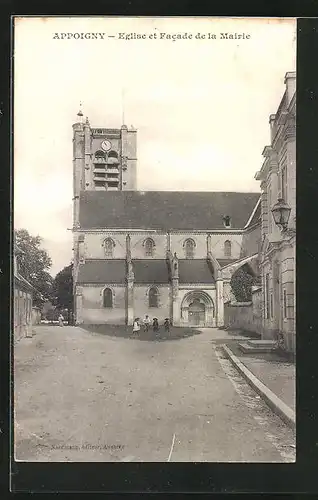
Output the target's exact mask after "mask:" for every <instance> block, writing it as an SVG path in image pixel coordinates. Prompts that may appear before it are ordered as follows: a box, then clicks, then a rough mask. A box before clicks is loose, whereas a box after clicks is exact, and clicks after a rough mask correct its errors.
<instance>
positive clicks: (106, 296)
mask: <svg viewBox="0 0 318 500" xmlns="http://www.w3.org/2000/svg"><path fill="white" fill-rule="evenodd" d="M103 307H108V308H112V307H113V292H112V291H111V289H110V288H105V290H104V291H103Z"/></svg>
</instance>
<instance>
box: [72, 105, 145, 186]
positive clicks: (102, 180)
mask: <svg viewBox="0 0 318 500" xmlns="http://www.w3.org/2000/svg"><path fill="white" fill-rule="evenodd" d="M136 156H137V130H136V129H134V128H130V129H128V127H127V126H126V125H122V127H121V128H120V129H115V128H96V127H91V126H90V123H89V121H88V118H86V121H85V122H84V120H83V113H82V111H81V110H80V111H79V112H78V114H77V121H76V123H74V124H73V168H74V179H73V181H74V196H78V195H79V192H80V191H83V190H85V191H86V190H90V191H97V190H98V191H135V190H136V189H137V186H136V168H137V158H136Z"/></svg>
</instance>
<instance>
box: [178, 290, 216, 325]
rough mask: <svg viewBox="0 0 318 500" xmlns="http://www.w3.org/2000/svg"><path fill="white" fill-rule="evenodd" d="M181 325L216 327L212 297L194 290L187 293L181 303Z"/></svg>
mask: <svg viewBox="0 0 318 500" xmlns="http://www.w3.org/2000/svg"><path fill="white" fill-rule="evenodd" d="M212 292H213V290H212ZM214 293H215V292H214ZM181 324H183V325H187V326H201V327H203V326H212V327H213V326H216V317H215V307H214V302H213V300H212V298H211V297H210V295H208V294H207V293H206V292H203V291H202V290H192V291H190V292H189V293H187V294H186V295H185V296H184V298H183V300H182V303H181Z"/></svg>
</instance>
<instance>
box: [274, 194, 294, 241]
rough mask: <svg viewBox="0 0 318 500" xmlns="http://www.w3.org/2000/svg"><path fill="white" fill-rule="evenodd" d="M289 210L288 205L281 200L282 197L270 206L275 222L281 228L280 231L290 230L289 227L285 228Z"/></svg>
mask: <svg viewBox="0 0 318 500" xmlns="http://www.w3.org/2000/svg"><path fill="white" fill-rule="evenodd" d="M290 212H291V208H290V206H289V205H288V204H287V203H286V202H285V201H284V200H283V198H278V201H277V203H276V204H275V205H274V206H273V208H272V214H273V218H274V221H275V224H276V225H277V226H278V227H279V228H280V229H281V231H282V233H286V232H287V231H290V229H287V228H288V221H289V217H290Z"/></svg>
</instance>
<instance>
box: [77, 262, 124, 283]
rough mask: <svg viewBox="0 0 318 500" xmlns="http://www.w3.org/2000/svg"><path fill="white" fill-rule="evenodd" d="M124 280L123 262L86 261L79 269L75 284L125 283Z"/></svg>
mask: <svg viewBox="0 0 318 500" xmlns="http://www.w3.org/2000/svg"><path fill="white" fill-rule="evenodd" d="M125 278H126V261H125V260H122V259H108V260H105V259H103V260H97V259H96V260H86V261H85V263H84V264H81V265H80V267H79V273H78V279H77V283H78V284H80V283H83V284H84V283H100V284H104V283H105V284H106V283H125Z"/></svg>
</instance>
